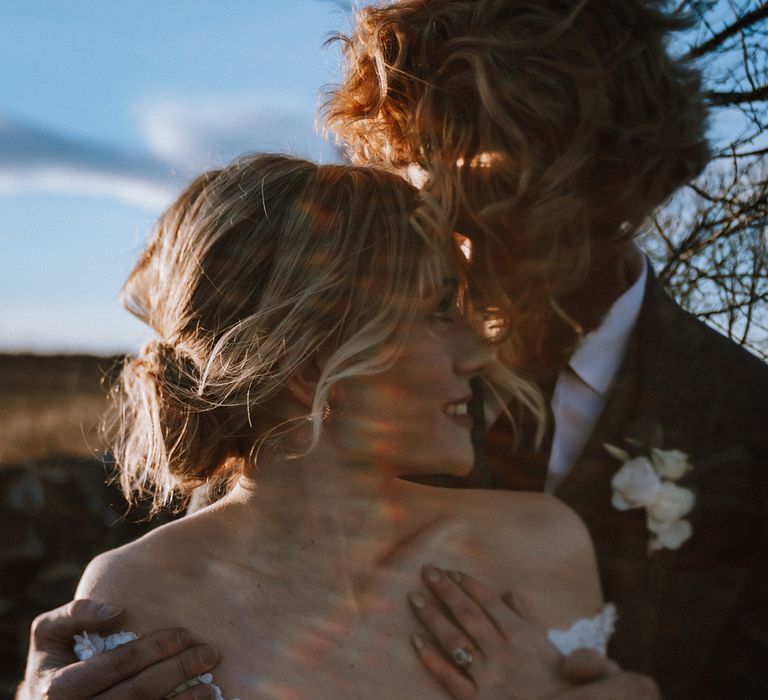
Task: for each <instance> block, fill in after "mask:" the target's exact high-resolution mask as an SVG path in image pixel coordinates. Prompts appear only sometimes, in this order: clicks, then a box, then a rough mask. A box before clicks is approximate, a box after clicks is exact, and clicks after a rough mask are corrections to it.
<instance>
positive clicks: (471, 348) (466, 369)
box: [453, 324, 497, 375]
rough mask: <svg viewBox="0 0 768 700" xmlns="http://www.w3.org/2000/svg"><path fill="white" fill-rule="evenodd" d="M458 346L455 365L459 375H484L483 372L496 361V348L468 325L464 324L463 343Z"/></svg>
mask: <svg viewBox="0 0 768 700" xmlns="http://www.w3.org/2000/svg"><path fill="white" fill-rule="evenodd" d="M457 346H458V347H457V349H456V350H457V351H456V355H455V358H454V363H453V366H454V369H455V370H456V373H457V374H463V375H475V374H482V372H483V370H484V369H485V368H486V367H487V366H488V365H489V364H490V363H491V362H493V361H494V360H495V359H496V352H497V349H496V347H494V346H493V345H491V344H489V343H488V342H487V341H485V340H483V339H482V338H481V337H480V336H479V335H478V334H477V333H476V332H475V331H474V330H472V329H471V328H470V327H469V326H468V325H466V324H464V328H463V333H462V339H461V342H460V343H458V344H457Z"/></svg>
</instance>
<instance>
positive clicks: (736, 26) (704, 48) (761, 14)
mask: <svg viewBox="0 0 768 700" xmlns="http://www.w3.org/2000/svg"><path fill="white" fill-rule="evenodd" d="M766 17H768V3H762V4H761V5H760V6H758V7H756V8H755V9H754V10H752V11H751V12H747V14H745V15H743V16H741V17H739V19H737V20H736V21H735V22H734V23H733V24H729V25H728V26H727V27H725V29H722V30H720V31H719V32H718V33H717V34H715V35H714V36H712V37H710V38H709V39H707V41H705V42H704V43H703V44H699V45H698V46H695V47H694V48H692V49H691V50H690V51H689V52H688V53H687V54H686V56H685V57H686V58H688V59H693V58H701V57H702V56H704V55H705V54H708V53H711V52H712V51H714V50H715V49H717V48H718V47H720V46H721V45H722V44H723V43H724V42H725V41H727V40H728V39H730V38H731V37H732V36H736V35H737V34H738V33H739V32H742V31H744V30H745V29H747V28H748V27H750V26H752V25H754V24H756V23H758V22H760V21H761V20H764V19H765V18H766Z"/></svg>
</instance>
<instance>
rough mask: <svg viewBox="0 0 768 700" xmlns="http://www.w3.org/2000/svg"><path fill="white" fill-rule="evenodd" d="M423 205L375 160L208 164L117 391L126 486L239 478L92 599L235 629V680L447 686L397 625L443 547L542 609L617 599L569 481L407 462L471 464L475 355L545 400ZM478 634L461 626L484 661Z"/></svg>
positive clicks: (535, 675) (125, 556) (169, 490)
mask: <svg viewBox="0 0 768 700" xmlns="http://www.w3.org/2000/svg"><path fill="white" fill-rule="evenodd" d="M424 204H425V203H424V201H423V200H422V199H421V198H420V195H419V194H418V193H417V192H416V190H415V189H413V188H412V187H411V186H410V185H408V184H407V183H406V182H404V181H403V180H401V179H400V178H398V177H396V176H394V175H391V174H388V173H385V172H382V171H378V170H375V169H369V168H360V167H352V166H337V165H334V166H330V165H329V166H318V165H315V164H312V163H309V162H306V161H302V160H297V159H293V158H288V157H284V156H277V155H264V156H249V157H244V158H242V159H240V160H238V161H236V162H235V163H233V164H232V165H230V166H228V167H226V168H223V169H221V170H218V171H212V172H209V173H206V174H204V175H202V176H201V177H199V178H198V179H197V180H195V181H194V182H193V183H192V184H191V185H190V186H189V187H188V188H187V190H186V191H185V192H184V193H183V194H182V195H181V196H180V197H179V199H178V200H177V201H176V202H175V203H174V204H173V205H172V206H171V207H170V208H169V209H168V210H167V211H166V212H165V214H164V215H163V216H162V217H161V219H160V221H159V223H158V225H157V227H156V229H155V231H154V233H153V235H152V237H151V240H150V242H149V244H148V246H147V248H146V250H145V251H144V253H143V255H142V256H141V258H140V260H139V262H138V264H137V265H136V267H135V269H134V270H133V272H132V273H131V275H130V277H129V278H128V281H127V283H126V285H125V288H124V292H123V293H124V303H125V305H126V307H127V308H128V309H129V310H130V311H131V312H132V313H133V314H135V315H136V316H138V317H139V318H140V319H142V320H143V321H144V322H146V323H147V324H148V325H149V326H150V327H151V328H152V329H153V331H154V332H155V333H156V336H157V340H155V341H154V342H152V343H150V344H149V345H147V346H146V347H145V348H144V349H143V351H142V353H141V354H140V355H139V356H138V357H137V358H135V359H133V360H130V361H128V362H127V363H126V365H125V366H124V368H123V371H122V374H121V378H120V381H119V383H118V384H117V386H116V387H115V389H114V390H113V394H112V401H113V405H112V421H111V425H112V438H113V450H114V455H115V459H116V463H117V465H118V467H119V481H120V484H121V486H122V488H123V491H124V492H125V494H126V496H128V497H129V498H130V499H134V500H135V499H139V498H143V497H150V498H151V499H152V502H153V503H154V506H155V508H156V509H159V508H161V507H164V506H167V505H169V504H172V503H178V502H179V500H178V499H182V500H183V499H184V498H186V497H188V496H189V494H190V493H191V492H192V490H193V489H195V488H196V487H197V486H199V485H200V484H203V483H207V484H214V485H218V487H219V488H220V489H221V490H223V491H225V492H226V495H225V496H224V497H223V498H222V499H221V500H219V501H218V502H216V503H215V504H213V505H211V506H209V507H207V508H205V509H203V510H201V511H199V512H197V513H195V514H193V515H190V516H188V517H185V518H183V519H181V520H179V521H175V522H173V523H170V524H168V525H165V526H163V527H160V528H158V529H156V530H154V531H153V532H151V533H150V534H149V535H147V536H145V537H143V538H141V539H139V540H138V541H136V542H133V543H131V544H128V545H126V546H124V547H121V548H119V549H116V550H113V551H110V552H107V553H105V554H102V555H100V556H99V557H97V558H96V559H94V560H93V561H92V562H91V564H90V565H89V566H88V568H87V570H86V572H85V574H84V575H83V578H82V580H81V582H80V585H79V588H78V591H77V597H88V598H97V599H102V600H109V601H111V602H113V603H115V604H117V605H120V606H123V607H125V608H126V609H128V610H129V611H130V613H129V615H128V616H127V617H126V619H125V624H124V626H125V629H127V630H131V631H133V632H136V633H139V634H142V633H147V632H149V631H151V630H154V629H156V628H158V627H162V626H184V627H187V628H188V629H189V630H190V631H191V632H192V633H193V635H195V636H196V637H197V638H202V639H206V640H207V641H209V642H210V643H212V644H213V645H214V646H215V647H216V648H217V649H218V650H219V652H220V654H221V657H220V658H221V662H220V663H219V665H218V666H217V668H216V671H215V684H216V685H217V686H219V687H220V688H221V692H222V693H223V696H224V697H226V698H235V697H239V698H241V699H242V700H247V699H249V698H259V699H260V700H261V699H269V700H290V699H293V698H297V699H299V698H313V699H321V698H339V699H341V698H350V699H359V698H370V699H371V700H375V699H377V698H380V699H382V700H385V699H386V700H392V699H396V698H403V699H405V698H419V699H420V700H430V699H431V698H435V700H438V699H440V698H444V697H445V694H444V691H443V690H442V689H441V688H440V687H439V685H437V683H436V682H435V681H434V680H433V678H431V677H430V676H429V675H428V674H425V673H424V671H423V669H422V668H421V666H420V661H419V658H418V657H417V656H416V655H414V654H413V653H412V651H411V650H410V649H408V648H407V647H404V646H403V645H402V644H400V643H398V640H400V639H402V638H403V637H404V636H407V635H408V633H409V631H410V630H411V629H412V620H411V618H410V616H409V613H408V611H407V610H406V609H404V606H403V605H402V600H403V599H404V597H405V596H406V595H407V594H408V593H409V592H410V591H413V590H414V589H416V588H418V586H419V581H420V564H421V563H423V562H425V561H427V562H432V563H433V564H434V565H435V566H436V567H439V569H435V570H432V569H430V570H429V571H428V575H430V576H435V575H436V576H439V575H440V572H441V571H453V570H461V571H464V572H468V573H469V574H471V576H473V577H476V578H477V579H479V580H482V581H486V582H488V581H490V582H493V586H492V588H493V589H495V593H497V594H498V593H501V592H502V591H510V592H511V593H512V595H513V596H514V599H515V602H516V606H517V608H518V609H519V610H521V611H523V614H524V617H525V618H526V619H527V620H529V621H530V622H533V623H535V624H536V625H538V626H540V627H541V628H543V629H558V630H566V629H568V628H569V627H570V626H571V625H573V624H574V623H575V622H576V621H577V620H579V619H580V618H589V617H592V616H594V615H596V614H597V613H598V612H600V611H601V609H602V606H603V601H602V598H601V593H600V588H599V583H598V578H597V572H596V567H595V562H594V556H593V552H592V547H591V543H590V540H589V537H588V535H587V533H586V531H585V528H584V526H583V525H582V524H581V522H580V521H579V519H578V518H577V517H576V516H575V514H573V513H572V512H571V511H570V510H569V509H568V508H567V507H565V506H564V505H563V504H561V503H560V502H559V501H557V500H555V499H553V498H551V497H549V496H546V495H542V494H535V493H522V492H519V493H513V492H491V491H480V490H471V491H469V490H464V491H458V490H449V489H439V488H434V487H430V486H424V485H419V484H417V483H413V482H410V481H406V480H403V479H401V478H400V477H403V476H414V475H415V476H425V475H432V474H437V473H440V474H453V475H462V474H465V473H467V472H468V471H469V470H470V468H471V466H472V460H473V450H472V444H471V439H470V432H471V427H472V423H471V419H470V417H469V416H468V406H467V403H468V401H469V399H470V397H471V390H470V380H471V379H472V378H473V377H476V376H480V377H483V378H484V379H485V381H486V382H488V383H490V384H493V385H495V386H496V389H497V391H498V392H499V393H500V394H502V395H503V394H504V393H505V392H506V393H507V394H508V393H510V392H512V393H514V394H517V395H518V396H519V397H520V399H521V401H522V402H523V403H524V404H527V405H528V406H529V407H530V408H531V410H535V408H536V398H535V396H534V395H533V393H532V392H531V390H530V389H529V388H528V387H527V386H526V385H524V384H523V383H522V382H521V381H520V380H518V379H517V378H515V377H514V376H511V375H509V374H508V373H506V372H505V371H504V370H503V369H502V368H501V367H500V366H499V365H498V364H497V363H496V362H495V359H494V350H493V347H492V346H491V345H490V344H488V343H487V342H485V341H484V340H483V338H482V337H481V333H479V332H478V330H479V329H476V328H475V326H476V325H477V324H476V323H475V322H474V319H473V315H472V314H471V312H470V308H469V307H470V305H469V303H464V301H463V300H464V299H465V297H467V296H471V294H465V292H466V291H467V290H466V289H465V285H464V283H463V281H462V280H463V279H464V275H463V273H462V259H461V256H460V255H457V254H456V253H455V252H454V247H453V244H452V242H451V241H450V237H449V236H447V235H446V233H445V232H444V231H443V232H442V233H441V232H438V231H437V230H436V228H435V227H434V226H430V225H429V224H428V221H429V217H426V216H425V215H424V212H425V211H426V209H427V208H426V207H425V205H424ZM459 302H461V303H459ZM411 601H412V602H413V604H414V605H415V606H416V607H417V608H418V607H419V605H420V600H419V598H418V597H413V596H412V597H411ZM463 642H464V638H462V639H458V638H456V644H455V645H454V646H450V643H446V645H447V646H449V647H450V648H445V649H444V652H445V654H446V655H447V656H448V657H449V658H453V660H454V661H455V662H456V663H457V664H459V665H461V664H462V663H463V664H465V665H466V664H467V663H471V659H472V656H471V655H472V652H473V651H474V650H473V649H472V648H471V646H469V644H464V643H463ZM558 661H559V655H558V654H557V652H555V651H554V647H553V648H552V650H551V651H547V650H544V649H543V647H542V651H541V653H537V654H532V655H531V659H530V663H529V664H528V665H527V668H526V669H525V679H524V680H521V683H523V682H524V683H528V684H529V686H528V688H527V689H528V690H529V691H530V694H531V695H535V696H539V697H543V696H547V695H550V694H553V693H556V692H558V691H559V690H561V689H562V688H563V687H564V686H563V681H562V680H560V678H559V675H558V669H557V665H558Z"/></svg>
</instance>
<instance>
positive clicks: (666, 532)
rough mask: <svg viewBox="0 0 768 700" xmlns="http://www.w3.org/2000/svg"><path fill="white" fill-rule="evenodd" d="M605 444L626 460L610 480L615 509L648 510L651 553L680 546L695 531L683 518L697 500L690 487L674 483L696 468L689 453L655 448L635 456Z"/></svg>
mask: <svg viewBox="0 0 768 700" xmlns="http://www.w3.org/2000/svg"><path fill="white" fill-rule="evenodd" d="M633 444H635V443H633ZM604 447H605V449H606V451H607V452H608V453H609V454H610V455H611V456H612V457H615V458H616V459H618V460H619V461H620V462H623V464H622V466H621V468H620V469H619V471H617V472H616V474H614V475H613V479H612V480H611V486H612V488H613V495H612V497H611V503H612V504H613V506H614V508H617V509H618V510H630V509H632V508H644V509H645V513H646V525H647V527H648V531H649V532H650V533H651V536H650V539H649V541H648V554H653V552H655V551H657V550H659V549H678V548H679V547H680V546H681V545H682V544H683V543H684V542H685V541H686V540H688V539H689V538H690V537H691V535H692V534H693V528H692V527H691V523H690V522H689V521H687V520H685V519H684V518H685V516H686V515H688V513H690V512H691V510H692V509H693V505H694V503H695V500H696V499H695V497H694V495H693V492H692V491H691V490H690V489H686V488H683V487H681V486H678V485H677V484H675V483H673V482H675V481H678V480H679V479H681V478H682V477H683V476H685V474H687V473H688V472H689V471H690V470H691V469H693V465H692V464H691V462H690V459H689V458H688V455H687V454H686V453H685V452H681V451H680V450H661V449H659V448H656V447H654V448H651V450H650V455H649V456H643V455H637V456H632V455H631V454H630V453H629V452H627V451H626V450H624V449H622V448H620V447H616V445H607V444H606V445H604Z"/></svg>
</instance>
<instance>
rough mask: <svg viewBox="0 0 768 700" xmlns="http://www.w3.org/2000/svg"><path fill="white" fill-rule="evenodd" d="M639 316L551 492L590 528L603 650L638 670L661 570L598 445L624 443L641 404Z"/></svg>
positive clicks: (613, 465) (649, 646)
mask: <svg viewBox="0 0 768 700" xmlns="http://www.w3.org/2000/svg"><path fill="white" fill-rule="evenodd" d="M646 295H647V292H646ZM646 322H647V319H643V314H642V312H641V316H640V318H639V319H638V323H637V325H636V328H635V330H634V331H633V334H632V337H631V339H630V344H629V347H628V349H627V353H626V355H625V357H624V360H623V362H622V365H621V367H620V369H619V372H618V373H617V376H616V379H615V380H614V384H613V386H612V388H611V391H610V394H609V396H608V400H607V402H606V406H605V410H604V411H603V413H602V415H601V417H600V419H599V420H598V423H597V425H596V426H595V429H594V430H593V432H592V435H591V436H590V438H589V440H588V441H587V444H586V447H585V448H584V451H583V452H582V454H581V456H580V457H579V459H578V460H577V461H576V463H575V465H574V467H573V469H572V470H571V472H570V473H569V474H568V476H567V477H566V478H565V479H564V480H563V482H562V483H561V484H560V486H559V488H558V489H557V491H556V495H557V496H558V497H559V498H560V499H561V500H563V501H564V502H565V503H567V504H568V505H569V506H571V508H573V509H574V510H575V511H576V512H577V513H578V514H579V515H580V516H581V518H582V519H583V520H584V522H585V523H586V525H587V527H588V528H589V531H590V533H591V535H592V538H593V541H594V543H595V551H596V554H597V560H598V568H599V570H600V579H601V581H602V583H603V588H604V591H603V592H604V595H605V598H606V600H610V601H612V602H614V603H615V604H616V606H617V608H618V611H619V620H618V622H617V625H616V633H615V634H614V637H613V639H612V642H611V648H610V650H609V652H610V654H611V656H612V658H614V659H615V660H616V661H618V662H619V664H621V665H622V666H624V667H626V668H631V669H633V670H637V671H644V670H647V669H648V667H649V665H650V662H651V656H652V652H653V639H654V637H655V633H656V628H657V625H658V617H657V611H658V598H659V596H660V592H661V586H662V579H661V576H660V573H661V572H660V567H659V566H658V556H654V557H652V558H649V557H648V554H647V547H648V530H647V528H646V525H645V513H644V511H643V510H631V511H619V510H617V509H616V508H614V507H613V506H612V505H611V495H612V489H611V479H612V478H613V475H614V474H615V473H616V471H617V470H618V468H619V466H620V465H619V464H618V462H617V461H616V460H615V459H614V458H612V457H611V456H610V455H609V454H608V453H607V452H606V451H605V448H604V447H603V445H604V444H606V443H608V444H612V445H622V444H623V442H624V436H625V434H626V427H627V425H628V424H629V423H630V422H631V421H632V420H633V419H634V418H635V417H636V416H637V415H638V414H639V412H640V410H641V406H642V404H643V403H644V400H645V397H644V393H645V392H644V386H643V377H644V375H645V374H646V372H645V365H646V357H645V356H644V347H643V345H644V343H643V340H644V337H645V332H644V331H645V329H644V325H645V323H646Z"/></svg>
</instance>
